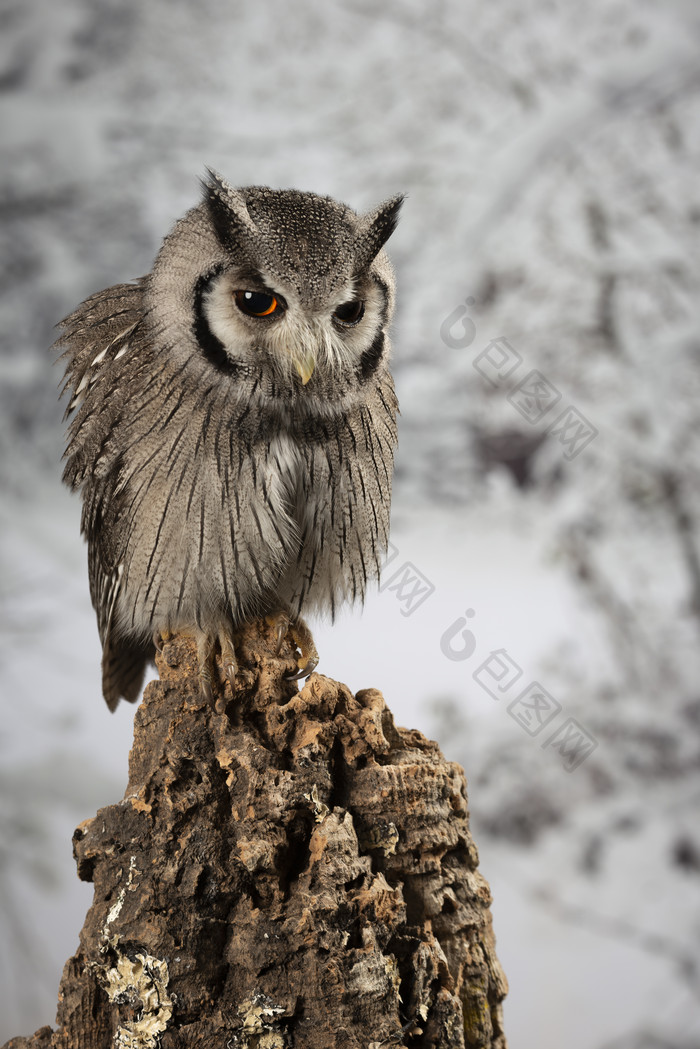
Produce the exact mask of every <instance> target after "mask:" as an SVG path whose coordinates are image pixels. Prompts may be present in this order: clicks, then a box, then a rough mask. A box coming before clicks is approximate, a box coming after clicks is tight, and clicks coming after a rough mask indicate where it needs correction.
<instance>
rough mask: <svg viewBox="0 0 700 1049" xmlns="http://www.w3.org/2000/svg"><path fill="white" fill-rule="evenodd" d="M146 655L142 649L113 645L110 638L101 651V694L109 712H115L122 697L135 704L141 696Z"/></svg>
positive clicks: (126, 645)
mask: <svg viewBox="0 0 700 1049" xmlns="http://www.w3.org/2000/svg"><path fill="white" fill-rule="evenodd" d="M147 662H148V655H147V653H146V652H144V649H143V647H141V646H136V645H128V644H123V643H122V644H113V643H112V641H111V639H110V638H107V643H106V644H105V646H104V649H103V650H102V694H103V696H104V697H105V701H106V703H107V706H108V707H109V709H110V710H116V709H117V706H118V704H119V700H120V699H121V698H122V697H123V698H124V699H126V700H127V701H128V702H129V703H135V702H136V700H137V699H138V698H139V696H140V694H141V687H142V685H143V678H144V674H145V673H146V663H147Z"/></svg>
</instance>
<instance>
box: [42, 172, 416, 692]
mask: <svg viewBox="0 0 700 1049" xmlns="http://www.w3.org/2000/svg"><path fill="white" fill-rule="evenodd" d="M399 206H400V198H397V199H394V200H391V201H389V202H387V203H386V204H384V205H381V206H380V207H379V208H377V209H376V210H375V211H374V212H371V213H370V214H369V215H366V216H359V217H358V216H357V215H356V214H355V213H354V212H353V211H351V210H350V209H349V208H347V207H346V206H345V205H342V204H339V203H337V202H335V201H332V200H331V199H329V198H323V197H318V196H316V195H314V194H311V193H299V192H296V191H273V190H269V189H266V188H263V187H249V188H245V189H241V190H234V189H232V188H231V187H230V186H228V185H227V184H226V183H225V182H224V181H223V180H222V179H220V178H219V177H218V176H214V175H211V177H210V179H209V181H208V182H207V183H206V185H205V197H204V201H203V203H202V204H200V205H199V206H198V207H195V208H193V209H192V210H191V211H190V212H188V213H187V215H185V217H184V218H183V219H181V220H180V221H179V222H178V223H177V224H176V226H175V228H174V229H173V231H172V233H171V234H170V235H169V236H168V237H167V238H166V239H165V242H164V244H163V246H162V249H161V251H160V253H159V255H158V257H157V259H156V262H155V265H154V268H153V271H152V272H151V273H150V274H149V275H148V276H147V277H145V278H142V279H141V280H139V281H138V282H136V283H134V284H121V285H117V286H115V287H113V288H109V289H107V290H106V291H103V292H100V293H98V294H96V295H93V296H92V297H91V298H89V299H87V300H86V301H85V302H84V303H83V304H82V305H81V306H80V307H78V309H77V310H76V311H75V312H74V313H72V314H71V315H70V316H69V317H67V318H66V320H65V321H64V322H63V334H62V336H61V338H60V340H59V344H60V346H61V347H62V348H63V350H64V359H65V361H66V389H67V391H68V394H69V396H70V402H69V406H68V410H67V415H68V416H69V417H70V420H71V421H70V428H69V433H68V443H67V449H66V458H67V464H66V469H65V473H64V480H65V481H66V483H67V484H69V485H70V486H71V487H72V488H73V489H80V490H81V492H82V497H83V517H82V531H83V534H84V535H85V536H86V538H87V542H88V565H89V575H90V591H91V596H92V601H93V605H94V607H95V610H96V612H97V620H98V627H99V632H100V639H101V641H102V645H103V691H104V695H105V699H106V700H107V703H108V704H109V706H110V708H111V709H114V707H115V706H116V704H117V703H118V701H119V698H120V696H124V697H125V698H126V699H128V700H132V701H133V700H135V699H136V698H137V697H138V695H139V692H140V688H141V684H142V680H143V672H144V669H145V664H146V661H147V660H148V658H150V657H151V656H152V653H153V637H154V635H156V636H157V635H162V636H166V635H167V634H168V632H173V633H174V632H177V631H179V630H183V631H186V632H189V633H195V635H196V636H197V637H198V640H199V644H200V657H201V662H202V671H201V672H202V680H203V684H204V685H205V688H206V682H207V675H208V673H209V672H208V670H207V665H208V664H210V662H211V654H212V652H213V648H214V645H215V644H219V645H220V646H221V648H222V652H223V651H224V650H225V651H226V652H227V653H228V656H229V658H228V660H227V661H226V660H225V662H226V665H227V668H228V669H229V670H230V671H231V673H235V660H234V658H233V646H232V643H231V644H230V645H229V644H228V641H229V640H230V636H231V633H232V631H233V630H234V629H235V627H236V626H237V625H239V624H240V623H241V622H242V621H244V620H246V619H248V618H251V617H253V616H259V615H276V614H278V613H280V614H283V618H284V616H285V615H286V616H287V617H288V618H289V620H291V624H292V630H293V631H294V628H295V626H296V627H297V634H296V635H295V634H294V633H293V634H292V636H295V637H302V638H303V637H304V636H305V634H304V624H303V621H302V620H301V616H302V615H303V614H305V613H306V612H308V611H324V610H329V611H330V612H331V613H332V612H334V610H335V608H336V607H337V606H338V605H339V604H340V603H341V602H344V601H348V600H355V599H358V600H361V599H362V598H363V597H364V594H365V590H366V586H367V583H368V581H369V580H370V579H372V578H374V577H376V576H377V575H378V571H379V564H380V561H381V559H382V556H383V553H384V550H385V548H386V543H387V534H388V526H389V508H390V499H391V476H392V465H393V453H394V448H395V445H396V412H397V402H396V397H395V394H394V388H393V383H392V379H391V375H390V373H389V369H388V356H389V343H388V337H387V328H388V325H389V323H390V320H391V314H392V309H393V296H394V280H393V274H392V270H391V266H390V264H389V261H388V259H387V256H386V255H385V253H384V251H383V250H382V246H383V244H384V242H385V241H386V239H387V238H388V237H389V235H390V234H391V232H392V231H393V229H394V227H395V223H396V218H397V214H398V209H399ZM270 302H273V303H274V306H273V308H272V310H271V311H270V309H268V306H269V304H270ZM263 308H264V309H263ZM251 309H254V310H255V311H256V312H255V313H251V312H250V311H251ZM312 644H313V643H312V642H311V645H312ZM300 647H301V649H302V656H301V659H300V667H301V669H302V670H304V669H306V670H309V669H311V665H312V663H313V659H312V658H311V656H315V651H314V652H311V653H309V652H308V651H307V652H305V651H304V648H305V646H304V644H301V645H300ZM307 647H308V646H307Z"/></svg>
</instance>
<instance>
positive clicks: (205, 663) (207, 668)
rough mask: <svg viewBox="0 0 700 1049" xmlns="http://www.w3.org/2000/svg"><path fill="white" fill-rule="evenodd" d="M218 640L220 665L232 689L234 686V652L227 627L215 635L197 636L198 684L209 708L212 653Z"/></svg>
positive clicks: (212, 693)
mask: <svg viewBox="0 0 700 1049" xmlns="http://www.w3.org/2000/svg"><path fill="white" fill-rule="evenodd" d="M217 640H218V643H219V648H220V650H221V665H222V667H223V669H224V673H225V674H226V677H227V678H228V681H229V684H230V685H231V688H232V689H233V688H234V687H235V684H236V671H237V670H238V664H237V663H236V650H235V648H234V646H233V638H232V637H231V634H230V631H229V629H228V628H227V627H220V628H219V630H218V632H217V634H216V635H212V634H204V633H202V634H198V635H197V661H198V663H199V682H200V685H201V688H202V695H203V696H204V698H205V699H206V700H207V702H208V703H209V705H210V706H212V707H213V706H214V652H215V649H216V642H217Z"/></svg>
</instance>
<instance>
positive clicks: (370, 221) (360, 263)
mask: <svg viewBox="0 0 700 1049" xmlns="http://www.w3.org/2000/svg"><path fill="white" fill-rule="evenodd" d="M403 202H404V194H403V193H399V194H398V196H396V197H390V199H389V200H385V201H383V202H382V203H381V204H378V205H377V207H376V208H374V210H373V211H370V212H368V213H367V214H366V215H363V216H362V218H361V219H360V224H359V228H358V231H357V241H356V244H357V247H356V268H357V270H358V272H359V270H361V269H364V268H365V267H366V266H369V264H370V263H371V262H372V261H373V260H374V259H375V258H376V256H377V255H378V254H379V252H380V251H381V249H382V248H383V247H384V245H385V244H386V242H387V241H388V239H389V237H390V236H391V234H392V233H393V232H394V230H395V229H396V226H397V224H398V221H399V212H400V211H401V205H402V204H403Z"/></svg>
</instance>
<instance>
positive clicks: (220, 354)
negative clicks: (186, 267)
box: [193, 266, 238, 375]
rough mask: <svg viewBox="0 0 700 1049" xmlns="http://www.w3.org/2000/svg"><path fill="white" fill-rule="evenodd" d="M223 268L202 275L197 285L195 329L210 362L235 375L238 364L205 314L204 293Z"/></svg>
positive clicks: (200, 345)
mask: <svg viewBox="0 0 700 1049" xmlns="http://www.w3.org/2000/svg"><path fill="white" fill-rule="evenodd" d="M222 270H223V266H218V267H217V268H216V269H214V270H212V271H211V272H210V273H207V274H205V275H204V276H203V277H200V278H199V280H198V281H197V284H196V285H195V289H194V324H193V330H194V337H195V339H196V340H197V344H198V346H199V348H200V350H201V351H202V354H203V356H204V357H206V359H207V360H208V361H209V363H210V364H213V365H214V367H215V368H216V369H217V370H218V371H220V372H223V373H224V374H225V375H235V374H236V373H237V372H238V365H237V364H235V362H234V361H232V360H231V358H230V357H229V356H228V354H227V353H226V350H225V349H224V344H223V342H222V341H221V339H217V337H216V335H214V333H213V331H212V330H211V328H210V327H209V325H208V324H207V318H206V317H205V316H204V304H203V300H204V295H205V294H206V292H207V290H208V289H209V286H210V285H211V282H212V281H213V280H214V278H215V277H218V275H219V274H220V273H221V272H222Z"/></svg>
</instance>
